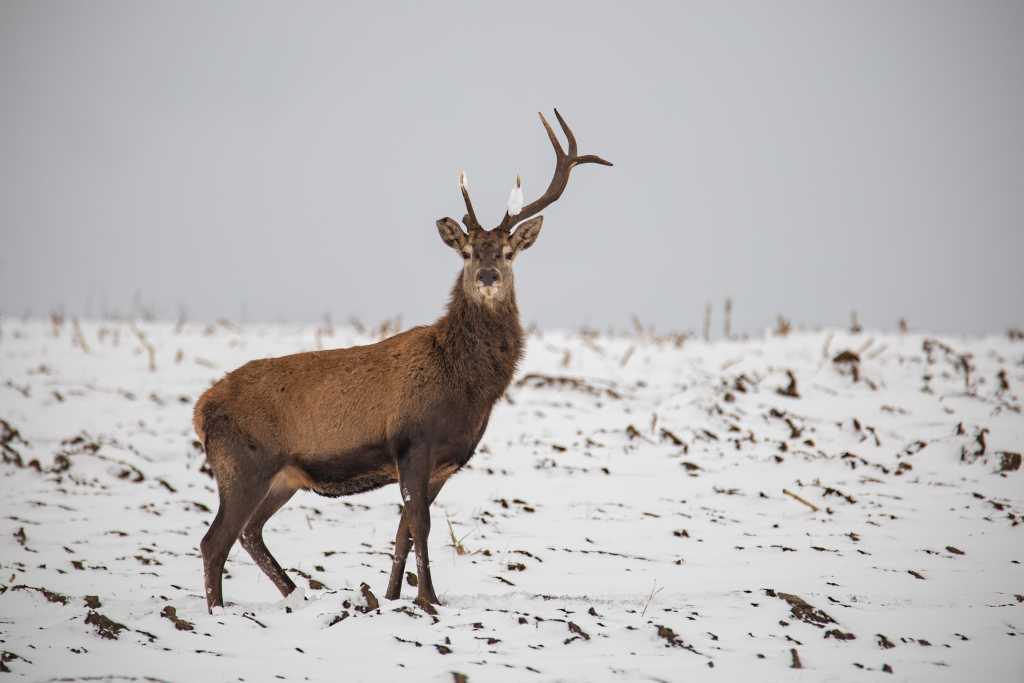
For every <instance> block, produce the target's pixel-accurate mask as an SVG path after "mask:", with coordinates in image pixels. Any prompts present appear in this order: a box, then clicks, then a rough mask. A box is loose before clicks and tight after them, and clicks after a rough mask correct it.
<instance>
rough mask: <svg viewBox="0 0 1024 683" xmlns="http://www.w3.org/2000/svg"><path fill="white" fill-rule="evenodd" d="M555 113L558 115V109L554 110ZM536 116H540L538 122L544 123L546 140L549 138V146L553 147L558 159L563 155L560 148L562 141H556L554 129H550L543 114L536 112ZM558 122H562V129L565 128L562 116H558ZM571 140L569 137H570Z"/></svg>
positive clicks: (563, 152)
mask: <svg viewBox="0 0 1024 683" xmlns="http://www.w3.org/2000/svg"><path fill="white" fill-rule="evenodd" d="M555 115H556V116H557V115H558V110H557V109H556V110H555ZM537 116H539V117H540V122H541V123H543V124H544V130H546V131H547V133H548V140H551V146H552V147H554V148H555V156H556V157H557V158H559V159H561V158H562V157H564V156H565V151H564V150H562V143H561V142H559V141H558V136H557V135H555V131H553V130H551V125H550V124H549V123H548V120H547V119H546V118H544V114H542V113H541V112H537ZM558 122H559V123H561V124H562V128H563V130H564V129H565V123H564V122H563V121H562V117H561V116H559V117H558ZM570 140H571V138H570Z"/></svg>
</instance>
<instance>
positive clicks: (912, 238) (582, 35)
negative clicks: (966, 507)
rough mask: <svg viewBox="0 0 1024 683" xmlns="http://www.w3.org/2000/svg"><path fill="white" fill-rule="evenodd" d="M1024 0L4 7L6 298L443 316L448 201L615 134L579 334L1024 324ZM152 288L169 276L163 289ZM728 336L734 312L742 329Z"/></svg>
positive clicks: (570, 211) (567, 251)
mask: <svg viewBox="0 0 1024 683" xmlns="http://www.w3.org/2000/svg"><path fill="white" fill-rule="evenodd" d="M1022 35H1024V3H1021V2H1002V3H997V2H988V3H986V2H952V3H951V2H933V1H928V2H896V3H893V2H888V1H886V2H848V3H843V4H840V3H837V2H806V3H782V2H772V3H763V2H752V3H729V4H727V3H719V2H709V3H677V2H662V3H649V4H640V3H623V2H618V3H607V2H586V3H569V2H565V3H555V2H539V3H534V2H516V3H480V2H473V3H470V2H466V3H449V2H430V3H415V4H413V3H408V4H405V3H385V2H379V3H377V2H374V3H371V2H366V3H362V4H360V5H357V6H345V5H344V4H343V3H338V2H325V3H310V2H306V3H285V2H281V3H275V4H258V3H250V2H246V3H237V4H236V3H226V2H219V3H198V2H196V3H184V2H174V3H171V2H167V3H154V2H120V3H110V2H12V1H11V0H4V2H3V3H2V4H0V231H2V233H0V235H2V240H0V245H2V248H0V311H2V312H3V313H5V314H6V315H21V314H22V313H24V312H25V311H31V312H33V313H35V314H36V315H42V314H44V313H45V312H46V311H48V310H49V309H51V308H53V307H57V306H63V307H64V308H65V309H66V310H67V311H68V312H70V313H77V314H88V313H91V314H93V315H98V314H100V313H101V312H102V311H104V310H108V311H109V310H116V311H121V312H122V313H127V312H130V311H131V310H132V302H133V299H134V298H135V297H136V296H138V297H139V298H140V300H141V301H142V302H143V303H144V304H145V305H147V306H149V307H152V308H153V309H155V310H156V312H157V313H158V314H161V315H162V316H164V317H174V316H176V315H177V311H178V308H179V306H183V307H184V308H185V309H186V310H187V311H188V313H189V315H190V316H191V317H196V318H211V317H217V316H221V315H224V316H228V317H231V318H234V319H238V318H239V316H240V315H242V311H243V310H244V311H245V316H246V317H247V319H249V320H279V319H287V320H313V319H318V318H320V317H322V315H323V314H324V313H325V312H328V311H330V312H331V313H332V314H333V316H334V318H335V319H336V320H343V319H345V318H347V317H348V316H349V315H353V314H354V315H358V316H361V317H362V318H364V319H367V320H373V321H376V320H380V319H382V318H384V317H386V316H391V315H395V314H402V315H403V316H404V321H405V322H406V323H407V324H409V323H416V322H423V321H429V320H432V319H434V318H435V317H436V316H437V315H438V314H439V313H440V312H441V310H442V308H443V305H444V302H445V300H446V296H447V292H448V289H449V287H450V284H451V282H452V280H453V277H454V275H455V273H456V271H457V270H458V268H459V267H460V261H459V259H458V257H457V256H455V255H454V254H453V253H452V252H450V251H449V250H448V249H447V248H446V247H444V246H443V244H442V243H441V240H440V238H439V237H438V235H437V231H436V229H435V227H434V221H435V219H437V218H438V217H441V216H445V215H450V216H453V217H456V218H460V217H461V216H462V214H463V213H464V209H463V206H462V202H461V199H460V196H459V194H458V190H457V185H456V183H457V174H458V171H459V169H461V168H465V169H467V172H468V174H469V177H470V183H471V188H472V194H473V199H474V203H475V204H476V207H477V213H478V214H480V217H481V219H482V220H484V219H485V217H486V220H485V221H484V222H486V223H488V224H493V223H496V222H497V221H498V219H499V218H500V216H501V213H502V211H503V209H504V202H505V198H506V197H507V194H508V190H509V188H510V187H511V184H512V182H513V179H514V177H515V174H516V173H521V174H522V175H523V178H524V186H525V191H526V195H527V201H529V200H530V199H532V198H535V197H536V196H537V195H538V194H539V193H540V192H542V191H543V189H544V187H545V186H546V185H547V182H548V180H549V178H550V176H551V171H552V168H553V162H552V154H551V151H550V146H549V143H548V142H547V139H546V138H545V136H544V133H543V130H542V128H541V126H540V124H539V122H538V120H537V115H536V112H537V111H538V110H544V111H550V109H551V108H552V107H553V106H557V107H559V109H560V111H562V113H563V114H564V115H565V116H566V118H567V119H568V121H569V123H570V124H571V125H572V126H573V128H574V130H575V132H576V134H577V137H578V138H579V140H580V148H581V151H582V152H585V153H596V154H600V155H602V156H604V157H605V158H607V159H609V160H611V161H613V162H614V163H615V167H614V168H602V167H596V166H586V167H582V168H579V169H577V170H576V171H575V172H574V175H573V178H572V181H571V182H570V185H569V188H568V189H567V190H566V193H565V194H564V195H563V197H562V199H561V201H559V202H558V203H557V204H556V205H555V206H553V207H551V208H550V209H548V211H546V212H545V217H546V219H547V220H546V221H545V224H544V231H543V234H542V235H541V237H540V239H539V240H538V242H537V244H536V246H535V247H534V248H533V249H531V250H530V251H529V252H527V253H525V254H524V255H523V256H522V257H521V258H520V259H519V260H518V262H517V266H516V275H517V286H518V293H519V299H520V308H521V310H522V313H523V318H524V320H525V321H527V322H531V321H536V322H538V323H540V324H541V325H543V326H545V327H574V326H576V325H579V324H582V323H588V324H593V325H597V326H602V327H603V326H606V325H609V324H611V325H615V326H619V327H625V326H626V325H628V324H629V319H630V315H631V314H634V313H635V314H636V315H637V316H638V317H639V318H640V319H641V320H642V321H644V322H645V323H654V324H656V325H657V326H658V328H659V329H663V330H664V329H669V328H671V329H687V328H689V329H698V328H699V327H700V323H701V319H702V315H703V306H704V302H705V301H707V300H709V299H713V300H715V301H716V305H718V304H719V303H720V301H721V300H722V299H723V298H724V297H725V296H726V295H731V296H732V297H733V299H734V302H735V303H734V320H735V322H734V325H735V327H738V328H739V329H741V330H747V331H755V330H758V329H761V328H762V327H764V326H767V325H771V324H772V322H773V320H774V318H775V316H776V314H779V313H782V314H785V315H786V316H788V317H790V318H791V319H793V320H794V321H796V322H800V323H806V324H846V323H847V322H848V320H849V312H850V310H851V309H854V308H856V309H857V310H858V311H859V312H860V315H861V319H862V321H863V322H864V323H865V324H867V325H869V326H878V327H883V328H890V329H891V328H893V327H895V325H896V321H897V320H898V319H899V318H900V317H901V316H906V317H907V318H908V319H909V321H910V323H911V325H912V327H915V328H919V329H921V328H925V329H929V330H935V331H963V332H985V331H992V332H1002V331H1003V330H1004V329H1005V327H1006V326H1008V325H1011V324H1012V325H1020V324H1024V306H1022V304H1021V302H1020V297H1021V293H1022V292H1024V218H1022V217H1024V123H1022V122H1024V40H1022V39H1021V36H1022ZM136 293H138V294H136ZM717 327H718V324H717V321H716V328H717Z"/></svg>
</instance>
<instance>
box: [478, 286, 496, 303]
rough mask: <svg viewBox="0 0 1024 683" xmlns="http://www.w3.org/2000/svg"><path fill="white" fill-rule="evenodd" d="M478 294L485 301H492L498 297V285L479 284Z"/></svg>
mask: <svg viewBox="0 0 1024 683" xmlns="http://www.w3.org/2000/svg"><path fill="white" fill-rule="evenodd" d="M478 289H479V291H480V296H482V297H483V298H484V299H485V300H486V301H493V300H494V299H496V298H497V297H498V286H497V285H479V287H478Z"/></svg>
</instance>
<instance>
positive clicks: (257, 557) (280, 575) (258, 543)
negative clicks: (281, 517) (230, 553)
mask: <svg viewBox="0 0 1024 683" xmlns="http://www.w3.org/2000/svg"><path fill="white" fill-rule="evenodd" d="M295 491H296V489H294V488H291V487H290V486H287V485H278V483H277V482H276V481H275V483H274V484H273V485H271V487H270V490H269V491H267V495H266V496H265V497H264V498H263V501H262V502H260V504H259V505H258V506H257V507H256V510H255V511H254V512H253V513H252V516H251V517H250V518H249V521H248V522H246V523H245V528H244V529H243V530H242V536H241V539H240V541H241V544H242V547H243V548H245V550H246V552H248V553H249V556H250V557H252V559H253V562H255V563H256V566H258V567H259V568H260V569H262V570H263V573H264V574H266V575H267V577H268V578H269V579H270V580H271V581H273V582H274V585H275V586H277V590H279V591H281V595H283V596H285V597H288V595H289V594H290V593H291V592H292V591H293V590H295V583H294V582H293V581H292V580H291V578H289V577H288V575H287V574H286V573H285V571H284V569H282V568H281V565H280V564H278V563H277V560H275V559H274V556H273V555H271V554H270V551H269V550H268V549H267V545H266V543H264V542H263V525H264V524H266V523H267V520H268V519H270V518H271V517H272V516H273V515H274V513H275V512H277V511H278V510H280V509H281V508H282V507H283V506H284V504H285V503H287V502H288V501H289V500H290V499H291V497H292V496H293V495H295Z"/></svg>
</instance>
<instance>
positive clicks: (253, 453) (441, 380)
mask: <svg viewBox="0 0 1024 683" xmlns="http://www.w3.org/2000/svg"><path fill="white" fill-rule="evenodd" d="M555 116H556V117H557V118H558V123H559V124H561V126H562V130H563V131H564V132H565V137H566V139H567V141H568V151H565V150H564V149H563V148H562V145H561V144H560V143H559V141H558V137H557V136H556V135H555V132H554V131H553V130H552V129H551V126H550V125H548V122H547V121H546V120H545V119H544V116H543V114H542V115H541V117H540V118H541V122H542V123H543V124H544V129H545V130H546V131H547V134H548V138H550V140H551V144H552V145H553V146H554V148H555V173H554V177H553V178H552V179H551V182H550V184H549V185H548V187H547V190H545V192H544V194H543V195H541V196H540V198H539V199H537V200H536V201H533V202H531V203H529V204H527V205H526V206H522V202H521V196H522V194H521V191H519V190H518V185H519V183H518V181H517V189H516V190H514V191H513V197H512V199H510V201H509V209H508V211H507V212H506V213H505V216H504V218H503V219H502V221H501V223H500V224H498V226H497V227H495V228H494V229H492V230H485V229H484V228H483V227H481V225H480V223H479V222H478V221H477V217H476V213H475V212H474V211H473V204H472V202H471V201H470V199H469V191H468V189H467V187H466V182H465V176H464V175H463V176H462V178H461V179H460V182H459V186H460V189H461V190H462V197H463V200H464V201H465V203H466V211H467V213H466V215H465V216H464V217H463V219H462V222H463V223H464V224H465V226H466V228H467V230H468V232H464V231H463V230H462V228H461V227H460V226H459V224H458V223H456V222H455V221H454V220H452V219H451V218H442V219H441V220H439V221H437V229H438V232H440V234H441V239H442V240H443V241H444V243H445V244H447V245H448V246H449V247H451V248H452V249H454V250H455V251H456V252H457V253H458V254H459V256H460V257H461V258H462V259H463V266H462V271H461V272H460V273H459V275H458V278H457V279H456V281H455V286H454V287H453V288H452V292H451V300H450V301H449V303H448V309H447V312H446V313H445V315H444V316H442V317H441V318H440V319H439V320H438V321H437V322H435V323H434V324H433V325H429V326H425V327H416V328H413V329H411V330H408V331H406V332H402V333H401V334H397V335H395V336H393V337H391V338H389V339H385V340H383V341H381V342H378V343H376V344H370V345H368V346H356V347H352V348H346V349H334V350H329V351H314V352H310V353H298V354H295V355H291V356H284V357H282V358H268V359H264V360H254V361H252V362H250V363H247V364H245V365H243V366H242V367H240V368H238V369H237V370H235V371H233V372H231V373H229V374H228V375H226V376H225V377H224V378H223V379H221V380H220V381H218V382H217V383H216V384H214V385H213V386H212V387H211V388H210V389H209V390H207V391H206V393H204V394H203V395H202V396H201V397H200V399H199V401H198V402H197V403H196V406H195V416H194V425H195V430H196V434H197V435H198V436H199V439H200V441H201V442H202V443H203V445H204V447H205V450H206V456H207V459H208V462H209V465H210V468H211V469H212V470H213V473H214V476H215V477H216V479H217V487H218V491H219V495H220V507H219V509H218V510H217V515H216V517H215V518H214V520H213V523H212V524H211V525H210V528H209V530H208V531H207V532H206V535H205V536H204V537H203V540H202V543H201V544H200V547H201V549H202V554H203V570H204V573H205V578H206V602H207V607H208V608H209V609H210V611H211V612H212V611H213V608H214V607H215V606H221V605H223V604H224V603H223V597H222V587H221V575H222V573H223V570H224V562H225V560H226V559H227V556H228V552H229V551H230V549H231V547H232V545H234V543H235V540H236V539H238V538H239V537H240V538H241V542H242V547H243V548H245V549H246V551H248V553H249V555H251V556H252V559H253V560H254V561H255V562H256V564H257V565H258V566H259V567H260V569H262V570H263V572H264V573H265V574H266V575H267V576H268V577H270V580H271V581H273V582H274V585H276V586H277V588H278V590H280V591H281V593H282V595H285V596H287V595H288V594H289V593H291V592H292V591H293V590H294V589H295V584H294V583H293V582H292V580H291V579H290V578H289V577H288V575H287V574H286V573H285V571H284V570H283V569H282V568H281V565H280V564H278V563H277V560H275V559H274V557H273V556H272V555H271V554H270V551H269V550H267V546H266V545H265V544H264V542H263V525H264V524H266V522H267V520H268V519H270V517H271V515H273V514H274V513H275V512H277V511H278V510H279V509H280V508H281V506H283V505H284V504H285V503H286V502H288V499H290V498H291V497H292V495H293V494H294V493H295V491H297V490H299V489H306V490H311V491H315V492H316V493H319V494H321V495H324V496H344V495H350V494H354V493H361V492H363V491H370V490H372V489H376V488H379V487H381V486H384V485H386V484H391V483H395V482H397V483H398V484H399V487H400V490H401V494H402V501H403V503H404V506H403V509H402V516H401V520H400V522H399V524H398V534H397V536H396V537H395V553H394V561H393V563H392V565H391V578H390V580H389V581H388V590H387V594H386V595H387V597H388V598H389V599H392V600H393V599H396V598H398V597H399V592H400V590H401V585H402V575H403V573H404V571H405V561H406V558H407V556H408V554H409V548H410V544H412V546H413V547H414V548H415V550H416V569H417V574H418V578H419V581H418V583H417V586H418V594H417V597H416V602H417V603H419V604H422V605H425V604H427V603H433V604H439V603H438V599H437V595H436V594H435V593H434V584H433V582H432V581H431V579H430V563H429V559H428V556H427V535H428V534H429V533H430V512H429V507H430V504H431V503H432V502H433V501H434V498H435V497H436V496H437V494H438V492H439V491H440V490H441V487H442V486H443V485H444V482H445V481H446V480H447V479H448V477H450V476H451V475H452V474H454V473H455V472H457V471H458V470H459V468H461V467H462V466H463V465H465V464H466V462H468V461H469V459H470V457H471V456H472V455H473V452H474V450H475V449H476V446H477V443H479V441H480V438H481V437H482V436H483V433H484V430H485V429H486V427H487V421H488V418H489V417H490V414H491V408H492V407H493V405H494V403H495V401H497V400H498V398H499V397H500V396H501V395H502V393H504V391H505V389H506V388H507V387H508V385H509V382H510V381H511V380H512V376H513V374H514V373H515V370H516V364H517V363H518V362H519V359H520V356H521V355H522V352H523V343H524V339H523V330H522V327H521V326H520V324H519V311H518V309H517V308H516V298H515V291H514V287H513V278H512V262H513V261H514V260H515V257H516V256H517V255H518V254H519V252H521V251H522V250H524V249H527V248H529V247H530V245H532V244H533V243H534V241H535V240H536V239H537V236H538V235H539V234H540V228H541V222H542V221H543V217H542V216H539V215H537V214H539V213H540V212H541V211H542V210H544V209H545V208H546V207H547V206H549V205H550V204H551V203H552V202H554V201H555V200H557V199H558V198H559V197H560V196H561V195H562V192H563V191H564V190H565V187H566V184H567V183H568V182H569V172H570V171H572V169H573V167H575V166H579V165H582V164H601V165H604V166H611V164H610V163H609V162H607V161H605V160H604V159H602V158H600V157H598V156H594V155H590V154H587V155H579V154H578V153H577V149H576V138H575V137H574V136H573V134H572V131H571V130H570V129H569V126H568V125H567V124H566V123H565V120H564V119H563V118H562V117H561V115H560V114H559V113H558V110H555ZM520 207H521V210H520ZM516 225H518V228H517V229H516V230H515V231H514V232H513V228H514V227H515V226H516Z"/></svg>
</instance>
